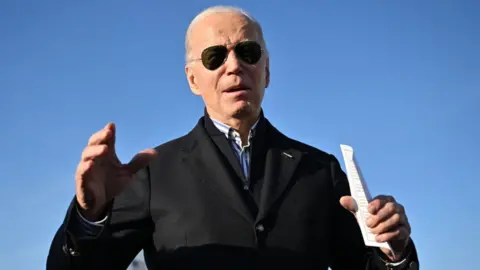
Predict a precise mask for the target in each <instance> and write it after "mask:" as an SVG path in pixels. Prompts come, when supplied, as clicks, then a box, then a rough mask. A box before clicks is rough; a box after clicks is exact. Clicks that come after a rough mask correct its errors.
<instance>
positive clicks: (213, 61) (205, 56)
mask: <svg viewBox="0 0 480 270" xmlns="http://www.w3.org/2000/svg"><path fill="white" fill-rule="evenodd" d="M227 53H228V51H227V48H225V47H224V46H213V47H209V48H206V49H205V50H204V51H203V52H202V63H203V65H204V66H205V68H207V69H209V70H215V69H217V68H219V67H220V66H221V65H222V64H223V62H224V61H225V57H227Z"/></svg>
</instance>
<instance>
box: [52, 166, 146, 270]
mask: <svg viewBox="0 0 480 270" xmlns="http://www.w3.org/2000/svg"><path fill="white" fill-rule="evenodd" d="M149 204H150V182H149V174H148V167H147V168H145V169H143V170H140V171H139V172H138V173H137V174H136V175H135V176H134V179H133V181H132V182H131V183H130V184H129V185H128V186H127V187H126V188H125V190H124V191H123V192H122V193H120V194H119V195H118V196H117V197H115V198H114V199H113V200H112V202H111V203H110V205H109V207H108V212H107V213H106V214H107V216H108V218H107V220H106V222H105V224H104V226H103V227H101V229H100V231H99V232H98V234H96V235H93V234H86V233H84V232H82V231H79V229H78V228H82V227H81V226H79V225H80V224H79V222H80V221H79V219H78V218H77V216H75V215H77V212H76V208H75V207H76V199H75V198H74V199H73V200H72V203H71V204H70V206H69V208H68V210H67V214H66V217H65V220H64V222H63V224H61V226H60V228H59V229H58V230H57V232H56V234H55V236H54V239H53V241H52V243H51V246H50V250H49V253H48V257H47V263H46V269H47V270H70V269H72V270H73V269H75V270H76V269H112V270H116V269H126V268H127V267H128V265H129V264H130V263H131V261H132V260H133V259H134V257H135V256H136V255H137V254H138V253H139V252H140V251H141V250H142V249H143V248H144V247H145V246H146V245H147V244H148V243H151V242H150V240H151V235H152V232H153V222H152V219H151V216H150V209H149Z"/></svg>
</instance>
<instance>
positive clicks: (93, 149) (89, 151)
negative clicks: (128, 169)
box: [82, 144, 108, 161]
mask: <svg viewBox="0 0 480 270" xmlns="http://www.w3.org/2000/svg"><path fill="white" fill-rule="evenodd" d="M107 151H108V146H107V145H105V144H100V145H92V146H87V147H86V148H85V149H84V150H83V152H82V161H88V160H94V159H97V158H98V157H101V156H103V155H105V154H106V153H107Z"/></svg>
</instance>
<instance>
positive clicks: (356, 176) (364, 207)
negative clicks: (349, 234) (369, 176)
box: [340, 144, 395, 256]
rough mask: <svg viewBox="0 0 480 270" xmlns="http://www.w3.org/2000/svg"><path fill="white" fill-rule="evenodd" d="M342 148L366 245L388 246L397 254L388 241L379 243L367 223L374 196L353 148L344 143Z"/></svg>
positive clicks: (358, 220) (357, 216)
mask: <svg viewBox="0 0 480 270" xmlns="http://www.w3.org/2000/svg"><path fill="white" fill-rule="evenodd" d="M340 148H341V150H342V155H343V160H344V161H345V168H346V170H347V178H348V184H349V185H350V192H351V194H352V197H353V199H354V200H355V203H356V208H357V209H356V210H357V212H356V215H355V216H356V218H357V222H358V224H359V225H360V229H361V231H362V235H363V240H364V242H365V245H366V246H370V247H381V248H388V249H390V251H392V254H393V255H394V256H395V254H394V253H393V250H392V248H391V247H390V245H389V244H388V243H387V242H384V243H379V242H377V241H376V240H375V234H373V233H372V231H371V230H370V228H369V227H368V226H367V224H366V222H367V218H368V217H369V216H370V213H369V212H368V203H369V202H370V201H371V200H372V196H371V195H370V192H369V190H368V187H367V184H366V182H365V179H364V178H363V175H362V171H361V170H360V167H359V165H358V161H357V159H356V157H355V154H354V151H353V148H352V147H351V146H349V145H344V144H341V145H340Z"/></svg>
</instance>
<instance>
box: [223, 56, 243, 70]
mask: <svg viewBox="0 0 480 270" xmlns="http://www.w3.org/2000/svg"><path fill="white" fill-rule="evenodd" d="M225 67H226V72H227V74H238V73H240V72H241V70H242V69H241V63H240V60H238V58H237V56H236V55H235V52H234V50H231V51H230V52H229V53H228V57H227V60H225Z"/></svg>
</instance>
